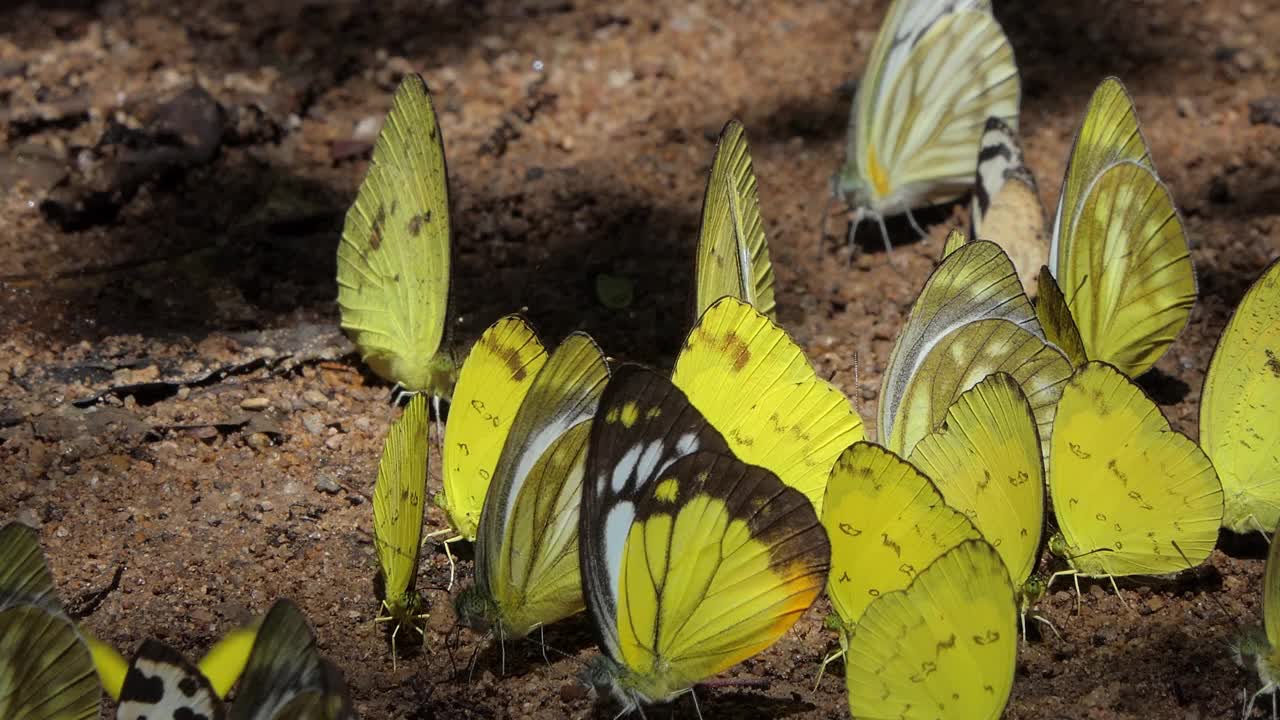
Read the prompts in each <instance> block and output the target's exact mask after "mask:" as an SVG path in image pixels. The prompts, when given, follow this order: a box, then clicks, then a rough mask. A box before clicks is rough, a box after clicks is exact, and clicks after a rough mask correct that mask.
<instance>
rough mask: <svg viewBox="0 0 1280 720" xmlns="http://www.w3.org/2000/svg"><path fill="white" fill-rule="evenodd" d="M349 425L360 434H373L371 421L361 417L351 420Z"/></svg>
mask: <svg viewBox="0 0 1280 720" xmlns="http://www.w3.org/2000/svg"><path fill="white" fill-rule="evenodd" d="M351 424H352V425H353V426H355V429H357V430H359V431H360V432H363V433H368V432H373V421H372V420H370V419H369V418H367V417H365V416H363V415H361V416H360V417H358V418H356V419H355V420H353V421H352V422H351Z"/></svg>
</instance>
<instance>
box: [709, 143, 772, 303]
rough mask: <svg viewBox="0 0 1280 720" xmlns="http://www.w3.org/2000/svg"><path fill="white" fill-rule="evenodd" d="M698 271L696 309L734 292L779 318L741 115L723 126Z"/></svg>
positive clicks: (767, 249)
mask: <svg viewBox="0 0 1280 720" xmlns="http://www.w3.org/2000/svg"><path fill="white" fill-rule="evenodd" d="M695 276H696V278H697V281H696V282H697V298H696V301H695V305H694V312H695V314H697V315H701V314H702V312H703V311H704V310H706V309H707V308H708V307H711V305H712V303H714V302H715V301H716V300H719V299H720V298H721V297H724V296H725V295H731V296H733V297H736V298H738V299H739V300H741V301H743V302H745V303H747V304H748V305H751V306H753V307H755V308H756V309H757V310H759V311H760V313H761V314H763V315H765V316H766V317H768V318H769V319H771V320H772V319H774V307H775V305H776V303H775V301H774V297H773V264H772V263H770V262H769V245H768V243H766V242H765V237H764V221H763V220H762V219H761V217H760V199H759V198H758V197H757V196H756V174H755V171H754V170H752V168H751V151H750V150H749V149H748V148H747V136H746V131H745V130H744V129H743V127H742V123H740V122H738V121H737V120H730V121H729V122H728V124H726V125H725V126H724V130H722V131H720V141H719V142H717V143H716V157H715V160H714V161H713V162H712V165H711V177H709V178H708V179H707V191H706V193H705V194H704V195H703V196H702V229H701V230H700V231H699V233H698V257H697V269H696V271H695Z"/></svg>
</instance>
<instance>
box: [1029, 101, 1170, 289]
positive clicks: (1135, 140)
mask: <svg viewBox="0 0 1280 720" xmlns="http://www.w3.org/2000/svg"><path fill="white" fill-rule="evenodd" d="M1123 161H1130V162H1136V163H1138V164H1140V165H1144V166H1146V167H1147V168H1150V169H1151V171H1152V172H1153V173H1154V172H1155V166H1154V165H1152V164H1151V154H1150V153H1149V152H1148V151H1147V140H1146V138H1144V137H1143V136H1142V128H1141V126H1139V125H1138V115H1137V113H1136V112H1135V111H1134V108H1133V99H1132V98H1130V97H1129V91H1128V90H1126V89H1125V87H1124V85H1123V84H1122V83H1121V82H1120V81H1119V80H1118V79H1116V78H1114V77H1109V78H1105V79H1104V80H1103V81H1102V82H1101V83H1100V84H1099V85H1098V87H1097V89H1096V90H1094V91H1093V97H1091V98H1090V99H1089V107H1088V108H1087V109H1086V110H1085V115H1084V122H1083V123H1081V124H1080V129H1079V130H1077V131H1076V137H1075V140H1074V141H1073V142H1072V144H1071V155H1070V156H1069V159H1068V162H1067V175H1066V177H1065V178H1064V179H1063V181H1062V190H1061V191H1060V193H1059V195H1058V209H1057V211H1056V214H1055V215H1054V218H1053V232H1051V233H1050V234H1049V237H1050V246H1049V271H1050V272H1052V273H1053V275H1054V277H1059V278H1060V277H1062V275H1061V274H1059V267H1060V266H1061V264H1062V263H1063V260H1064V258H1063V254H1064V253H1065V252H1067V250H1066V247H1067V245H1068V241H1067V239H1068V238H1070V237H1071V234H1072V227H1073V225H1074V222H1075V218H1076V217H1078V213H1077V212H1076V211H1077V210H1078V208H1079V207H1080V204H1081V202H1082V201H1083V199H1084V192H1085V189H1086V188H1088V187H1089V186H1090V185H1092V184H1093V181H1094V179H1095V178H1097V177H1098V175H1100V174H1101V173H1102V171H1103V170H1104V169H1106V168H1108V167H1110V166H1111V165H1114V164H1115V163H1118V162H1123Z"/></svg>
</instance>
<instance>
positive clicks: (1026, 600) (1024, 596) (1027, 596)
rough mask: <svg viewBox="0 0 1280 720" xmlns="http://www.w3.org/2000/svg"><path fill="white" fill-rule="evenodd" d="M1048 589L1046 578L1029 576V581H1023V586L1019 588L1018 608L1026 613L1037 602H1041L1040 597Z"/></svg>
mask: <svg viewBox="0 0 1280 720" xmlns="http://www.w3.org/2000/svg"><path fill="white" fill-rule="evenodd" d="M1048 589H1049V588H1048V585H1047V584H1046V583H1045V581H1044V578H1041V577H1036V576H1034V575H1033V576H1031V577H1029V578H1027V581H1026V582H1024V583H1022V587H1020V588H1018V609H1019V610H1020V611H1021V612H1023V613H1026V612H1027V611H1028V610H1030V609H1031V608H1032V607H1034V606H1035V604H1036V603H1038V602H1040V599H1041V598H1043V597H1044V594H1045V593H1046V592H1047V591H1048Z"/></svg>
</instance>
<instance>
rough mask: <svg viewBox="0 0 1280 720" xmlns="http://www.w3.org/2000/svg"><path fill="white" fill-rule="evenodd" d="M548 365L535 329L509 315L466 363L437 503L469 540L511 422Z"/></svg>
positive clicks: (447, 440) (453, 409)
mask: <svg viewBox="0 0 1280 720" xmlns="http://www.w3.org/2000/svg"><path fill="white" fill-rule="evenodd" d="M546 362H547V352H546V350H545V349H544V348H543V347H542V343H541V342H539V341H538V335H537V333H535V332H534V331H533V328H531V327H529V324H528V323H526V322H525V321H524V319H522V318H520V317H518V316H516V315H508V316H507V317H504V318H501V319H499V320H498V321H497V322H495V323H494V324H493V325H491V326H489V329H487V330H485V331H484V334H482V335H481V336H480V339H479V340H477V341H476V344H475V345H474V346H472V348H471V352H470V353H469V354H468V355H467V359H466V360H465V361H464V362H463V363H462V369H461V371H460V372H459V373H458V385H457V387H456V388H455V389H454V393H453V402H452V404H451V406H450V412H449V422H448V424H447V425H446V426H445V433H444V469H445V471H444V494H443V495H442V496H440V497H437V498H436V501H437V503H438V504H440V505H441V506H442V507H443V508H444V510H445V513H446V514H447V515H448V516H449V524H450V525H451V526H452V527H453V529H454V530H455V531H457V533H458V535H460V536H461V537H462V538H463V539H464V540H468V541H474V540H475V539H476V531H477V526H478V524H479V522H480V509H481V508H482V507H483V506H484V496H485V493H486V492H487V491H488V489H489V482H490V481H491V480H492V479H493V471H494V469H495V467H496V466H497V464H498V457H499V455H501V453H502V446H503V445H504V444H506V441H507V437H508V434H509V433H510V431H511V423H512V422H513V421H514V420H515V416H516V411H517V410H518V409H519V407H520V403H521V402H523V401H524V398H525V396H526V395H527V394H528V392H529V387H530V386H531V385H533V379H534V377H536V376H537V374H538V371H540V370H541V369H542V366H543V365H544V364H545V363H546Z"/></svg>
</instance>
